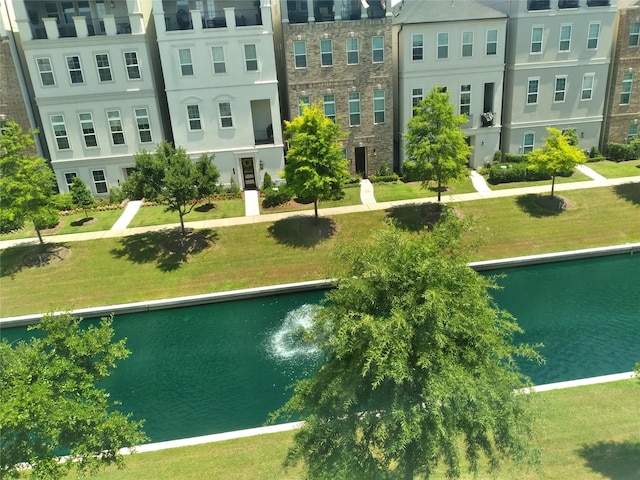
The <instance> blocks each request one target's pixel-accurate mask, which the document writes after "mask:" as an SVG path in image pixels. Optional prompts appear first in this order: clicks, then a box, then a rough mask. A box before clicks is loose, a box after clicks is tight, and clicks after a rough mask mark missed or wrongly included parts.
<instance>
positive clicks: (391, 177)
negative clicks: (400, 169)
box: [369, 173, 399, 183]
mask: <svg viewBox="0 0 640 480" xmlns="http://www.w3.org/2000/svg"><path fill="white" fill-rule="evenodd" d="M398 178H399V177H398V175H397V174H395V173H390V174H388V175H378V174H376V175H373V176H371V177H369V180H371V183H381V182H397V181H398Z"/></svg>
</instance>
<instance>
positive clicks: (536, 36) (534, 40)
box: [531, 27, 544, 53]
mask: <svg viewBox="0 0 640 480" xmlns="http://www.w3.org/2000/svg"><path fill="white" fill-rule="evenodd" d="M543 32H544V27H533V28H532V29H531V53H542V33H543Z"/></svg>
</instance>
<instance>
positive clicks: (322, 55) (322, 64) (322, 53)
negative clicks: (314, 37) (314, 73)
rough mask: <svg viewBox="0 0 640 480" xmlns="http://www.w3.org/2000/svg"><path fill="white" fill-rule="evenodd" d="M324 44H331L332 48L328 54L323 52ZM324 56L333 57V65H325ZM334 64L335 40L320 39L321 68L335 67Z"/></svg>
mask: <svg viewBox="0 0 640 480" xmlns="http://www.w3.org/2000/svg"><path fill="white" fill-rule="evenodd" d="M323 42H329V45H330V46H331V49H330V50H328V51H326V52H323V51H322V43H323ZM324 55H331V63H328V64H326V65H325V64H324V58H323V57H324ZM334 63H335V62H334V59H333V39H331V38H322V39H320V66H321V67H333V64H334Z"/></svg>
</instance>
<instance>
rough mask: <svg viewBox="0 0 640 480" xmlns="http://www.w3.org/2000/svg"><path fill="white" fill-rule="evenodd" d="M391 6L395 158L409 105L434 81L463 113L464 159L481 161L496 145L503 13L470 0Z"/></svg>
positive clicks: (430, 0) (411, 1) (471, 162)
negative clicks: (467, 147)
mask: <svg viewBox="0 0 640 480" xmlns="http://www.w3.org/2000/svg"><path fill="white" fill-rule="evenodd" d="M395 12H396V15H395V17H394V40H395V41H396V48H395V50H396V53H397V79H398V87H397V91H396V94H397V104H398V117H399V120H398V126H399V128H398V138H397V140H398V141H397V144H398V145H399V149H398V153H399V155H400V163H402V162H403V161H404V158H405V154H404V140H403V137H402V135H403V134H404V133H405V132H406V128H407V122H408V121H409V119H410V118H411V117H412V116H413V113H414V112H413V108H414V106H415V105H417V104H418V102H420V101H421V100H422V99H423V98H424V96H425V95H427V94H429V93H430V92H431V90H432V89H433V88H434V87H437V88H439V89H441V90H442V91H446V92H448V93H449V94H450V101H451V103H453V104H454V105H455V110H456V114H465V115H466V118H467V123H466V124H464V125H462V128H463V131H464V134H465V135H466V137H467V141H468V142H469V145H470V146H472V147H473V148H472V153H471V157H470V159H469V165H470V166H471V167H472V168H476V167H479V166H482V165H483V164H484V163H485V162H486V161H488V160H491V159H492V158H493V155H494V152H495V151H496V150H499V149H500V134H501V130H502V128H501V125H502V116H503V107H502V96H503V79H504V70H505V63H504V59H505V45H506V26H507V15H506V14H505V13H503V12H500V11H498V10H495V9H493V8H491V7H489V6H487V5H484V4H482V3H479V2H477V1H475V0H454V1H452V0H428V1H426V2H420V1H415V0H405V1H401V2H400V3H399V4H397V5H396V7H395Z"/></svg>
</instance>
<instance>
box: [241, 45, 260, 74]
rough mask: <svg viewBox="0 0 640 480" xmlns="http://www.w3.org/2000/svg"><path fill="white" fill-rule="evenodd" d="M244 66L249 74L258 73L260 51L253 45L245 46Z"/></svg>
mask: <svg viewBox="0 0 640 480" xmlns="http://www.w3.org/2000/svg"><path fill="white" fill-rule="evenodd" d="M244 64H245V66H246V67H247V72H257V71H258V51H257V50H256V46H255V45H254V44H252V43H251V44H248V45H245V46H244Z"/></svg>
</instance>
